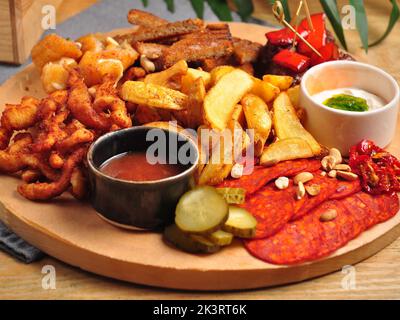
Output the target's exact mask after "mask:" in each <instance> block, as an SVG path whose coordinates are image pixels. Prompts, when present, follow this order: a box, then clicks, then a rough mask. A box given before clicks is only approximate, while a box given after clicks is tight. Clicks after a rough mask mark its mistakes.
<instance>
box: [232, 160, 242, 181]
mask: <svg viewBox="0 0 400 320" xmlns="http://www.w3.org/2000/svg"><path fill="white" fill-rule="evenodd" d="M242 175H243V165H242V164H240V163H236V164H235V165H234V166H233V167H232V170H231V177H232V178H235V179H239V178H240V177H241V176H242Z"/></svg>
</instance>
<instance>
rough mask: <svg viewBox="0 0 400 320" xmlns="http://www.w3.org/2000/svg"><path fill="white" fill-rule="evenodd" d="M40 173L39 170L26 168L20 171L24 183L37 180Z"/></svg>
mask: <svg viewBox="0 0 400 320" xmlns="http://www.w3.org/2000/svg"><path fill="white" fill-rule="evenodd" d="M41 176H42V173H41V172H40V171H39V170H33V169H28V170H25V171H23V172H22V174H21V179H22V181H24V182H26V183H32V182H35V181H38V180H39V179H40V177H41Z"/></svg>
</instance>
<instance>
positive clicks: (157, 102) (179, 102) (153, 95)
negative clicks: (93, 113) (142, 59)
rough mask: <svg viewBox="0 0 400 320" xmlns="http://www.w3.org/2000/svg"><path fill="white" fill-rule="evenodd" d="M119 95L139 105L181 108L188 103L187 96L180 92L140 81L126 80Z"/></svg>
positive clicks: (170, 108)
mask: <svg viewBox="0 0 400 320" xmlns="http://www.w3.org/2000/svg"><path fill="white" fill-rule="evenodd" d="M121 97H122V99H124V100H125V101H129V102H133V103H137V104H139V105H145V106H148V107H154V108H161V109H169V110H183V109H185V108H186V106H187V103H188V96H187V95H185V94H183V93H182V92H179V91H176V90H172V89H169V88H165V87H162V86H159V85H155V84H147V83H144V82H141V81H126V82H125V83H124V84H123V85H122V88H121Z"/></svg>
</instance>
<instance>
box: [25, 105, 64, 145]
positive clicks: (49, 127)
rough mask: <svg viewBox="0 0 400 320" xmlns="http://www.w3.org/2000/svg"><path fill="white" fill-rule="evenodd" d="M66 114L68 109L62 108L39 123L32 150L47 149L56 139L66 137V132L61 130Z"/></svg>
mask: <svg viewBox="0 0 400 320" xmlns="http://www.w3.org/2000/svg"><path fill="white" fill-rule="evenodd" d="M68 115H69V110H65V109H64V110H61V111H59V112H58V113H57V114H55V115H54V116H50V117H49V118H47V119H45V120H44V121H43V122H42V123H41V125H40V126H39V127H40V129H41V130H40V132H39V134H38V136H37V139H36V140H35V142H34V144H33V145H32V147H31V149H32V151H33V152H44V151H49V150H51V148H53V146H54V145H55V144H56V143H57V141H59V140H62V139H64V138H66V137H67V135H68V134H67V133H66V132H65V131H64V130H63V129H64V128H63V127H64V121H65V120H66V119H67V118H68Z"/></svg>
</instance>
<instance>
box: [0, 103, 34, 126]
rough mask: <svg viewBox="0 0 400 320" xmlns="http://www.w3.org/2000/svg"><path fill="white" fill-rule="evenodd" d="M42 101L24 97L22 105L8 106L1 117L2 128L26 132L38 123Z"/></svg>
mask: <svg viewBox="0 0 400 320" xmlns="http://www.w3.org/2000/svg"><path fill="white" fill-rule="evenodd" d="M39 104H40V100H38V99H36V98H32V97H23V98H22V100H21V103H20V104H6V107H5V109H4V111H3V115H2V117H1V127H2V128H4V129H8V130H10V131H11V130H25V129H28V128H29V127H31V126H33V125H34V124H35V122H36V115H37V112H38V109H39Z"/></svg>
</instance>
